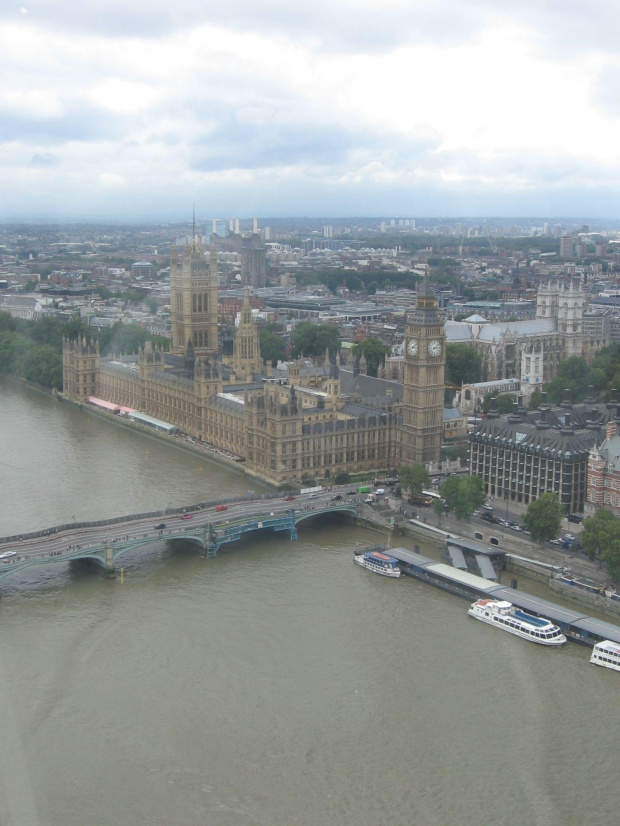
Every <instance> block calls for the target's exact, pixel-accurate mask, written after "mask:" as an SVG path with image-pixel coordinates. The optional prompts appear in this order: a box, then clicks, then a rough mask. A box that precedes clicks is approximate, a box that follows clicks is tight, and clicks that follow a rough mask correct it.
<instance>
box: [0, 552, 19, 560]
mask: <svg viewBox="0 0 620 826" xmlns="http://www.w3.org/2000/svg"><path fill="white" fill-rule="evenodd" d="M11 556H17V551H5V552H4V553H3V554H0V559H9V557H11Z"/></svg>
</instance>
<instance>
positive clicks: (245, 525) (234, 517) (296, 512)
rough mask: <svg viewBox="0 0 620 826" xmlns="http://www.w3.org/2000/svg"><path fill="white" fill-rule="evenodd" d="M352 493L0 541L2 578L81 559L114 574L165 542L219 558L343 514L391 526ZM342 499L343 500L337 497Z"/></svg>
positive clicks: (195, 508)
mask: <svg viewBox="0 0 620 826" xmlns="http://www.w3.org/2000/svg"><path fill="white" fill-rule="evenodd" d="M347 491H348V489H347V488H343V489H338V488H336V487H334V488H332V489H331V490H329V491H321V492H320V493H307V494H296V495H295V498H294V499H290V498H289V499H287V498H285V497H284V496H280V497H276V498H269V499H253V498H252V499H241V500H236V501H234V502H230V503H229V504H227V505H226V509H225V510H222V509H221V508H222V506H221V505H218V503H217V502H214V503H209V504H205V505H192V506H188V507H186V508H184V509H175V510H174V511H171V510H170V509H169V510H167V511H164V512H156V513H154V514H153V513H152V514H141V515H139V516H128V517H126V518H124V519H120V520H114V521H113V520H107V521H106V522H103V523H102V522H99V523H95V524H93V523H91V524H90V525H89V524H84V525H80V524H76V525H75V526H74V525H70V526H64V527H61V528H50V529H49V530H48V531H38V532H37V533H36V534H29V535H27V534H24V535H23V536H22V537H5V538H3V539H0V580H2V579H4V578H6V577H7V576H10V575H12V574H16V573H18V572H19V571H22V570H24V569H25V568H30V567H33V566H40V565H49V564H50V563H52V564H53V563H59V562H69V561H73V560H78V559H93V560H95V561H96V562H97V563H99V564H100V565H101V567H102V568H103V569H104V571H105V572H106V573H107V574H108V575H111V576H112V575H114V573H115V567H116V562H117V560H118V559H119V558H120V557H121V556H122V555H123V554H125V553H127V552H128V551H131V550H134V549H136V548H139V547H141V546H144V545H150V544H152V543H154V542H161V541H164V542H168V541H174V540H183V541H191V542H194V543H195V544H196V545H197V548H198V550H199V551H200V552H201V553H202V554H204V555H205V556H207V557H209V556H216V554H217V552H218V550H219V548H220V547H221V546H222V545H224V544H228V543H230V542H234V541H236V540H238V539H240V538H241V536H243V535H244V534H245V533H250V532H252V531H256V530H272V531H288V533H289V536H290V538H291V539H296V538H297V525H298V524H299V523H300V522H302V521H304V520H306V519H309V518H313V517H318V516H321V515H327V514H332V513H338V512H340V513H346V514H349V515H350V516H351V517H353V518H356V519H358V518H359V519H362V520H364V521H366V522H369V523H371V524H374V525H376V526H378V527H383V528H385V527H389V525H388V523H387V522H386V521H385V520H384V519H382V518H381V517H380V516H378V515H377V514H375V513H374V511H373V510H372V508H370V507H368V506H367V505H364V504H363V503H362V501H361V500H362V498H363V497H362V496H360V495H358V494H357V493H356V494H355V495H348V492H347ZM337 496H340V497H341V499H335V498H334V497H337ZM218 507H219V508H220V510H218V509H217V508H218ZM188 514H190V517H189V518H188ZM162 523H163V524H165V528H163V529H160V530H156V528H155V526H156V525H159V524H162ZM7 553H8V554H11V556H7V557H6V558H4V559H3V558H2V555H3V554H7ZM13 554H14V555H13Z"/></svg>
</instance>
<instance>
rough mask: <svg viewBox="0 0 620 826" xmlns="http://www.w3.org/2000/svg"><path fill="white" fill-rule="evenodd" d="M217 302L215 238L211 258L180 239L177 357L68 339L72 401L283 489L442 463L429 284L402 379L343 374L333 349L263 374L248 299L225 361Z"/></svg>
mask: <svg viewBox="0 0 620 826" xmlns="http://www.w3.org/2000/svg"><path fill="white" fill-rule="evenodd" d="M217 301H218V298H217V252H216V248H215V239H214V238H212V239H211V246H210V250H209V256H208V258H207V256H206V254H205V251H204V250H203V249H202V246H201V244H200V242H199V241H198V239H196V238H194V239H192V241H191V242H189V243H187V244H185V245H184V247H183V248H182V249H178V248H177V247H176V245H174V244H173V246H172V250H171V265H170V305H171V312H172V326H173V330H172V350H171V352H164V351H163V350H160V349H159V348H156V347H155V348H154V347H153V346H152V345H151V344H150V343H147V344H146V345H145V347H144V348H142V349H140V351H139V353H138V354H137V356H133V357H132V358H131V359H130V360H129V359H128V358H127V357H126V356H124V357H117V358H114V357H103V356H101V354H100V352H99V348H98V345H97V344H96V343H89V342H87V341H86V340H85V339H81V340H79V341H68V340H66V341H65V342H64V347H63V385H64V394H65V396H67V397H68V398H70V399H73V400H74V401H79V402H85V401H87V400H88V399H89V398H92V397H94V398H97V399H103V400H105V401H107V402H111V403H113V404H114V405H119V406H122V407H125V408H127V409H131V410H136V411H139V412H141V413H146V414H148V415H150V416H153V417H156V418H158V419H161V420H163V421H165V422H170V423H172V424H174V425H175V426H177V427H178V428H179V429H180V431H181V432H182V433H184V434H186V435H187V436H189V437H191V438H193V439H195V440H196V441H198V442H203V443H205V444H208V445H210V446H212V447H214V448H217V449H218V450H220V451H222V452H224V453H225V454H227V455H229V456H231V457H234V458H236V459H237V460H239V461H242V462H243V463H244V467H245V470H246V472H247V473H248V474H250V475H252V476H255V477H258V478H260V479H263V480H265V481H267V482H270V483H272V484H275V485H284V484H298V483H300V482H303V481H309V480H312V479H316V478H333V477H334V476H335V475H336V474H337V473H338V472H340V471H347V472H348V473H352V474H353V473H360V472H374V471H377V472H385V471H389V470H392V469H395V468H397V467H398V466H399V465H400V464H401V462H428V461H433V460H437V459H438V458H439V449H440V441H441V431H442V416H443V385H444V366H445V334H444V331H443V326H442V324H441V323H440V322H439V320H438V317H437V313H436V303H435V299H434V296H433V295H432V291H431V290H430V289H428V287H427V286H426V285H424V286H423V287H422V288H421V292H420V296H419V298H418V309H416V310H414V311H413V312H412V314H411V315H410V317H409V322H408V325H407V329H406V335H405V342H406V350H405V356H404V358H405V371H404V382H403V383H399V382H394V381H387V380H384V379H373V378H372V377H370V376H366V375H364V373H363V370H362V371H357V372H356V371H353V372H351V371H345V370H343V369H341V368H340V365H339V361H338V356H337V354H335V353H332V354H326V356H325V359H324V361H323V363H322V364H321V365H320V366H315V367H313V368H308V366H307V365H306V364H305V363H303V364H302V363H301V362H299V361H297V362H292V363H289V366H288V370H287V371H286V372H285V373H282V374H280V373H278V371H273V370H272V369H271V368H270V367H267V368H266V367H265V366H264V365H263V362H262V361H261V358H260V352H259V341H258V331H257V329H256V325H255V323H254V321H253V318H252V312H251V308H250V303H249V299H248V297H247V295H246V298H245V301H244V304H243V307H242V310H241V319H240V323H239V327H238V329H237V332H236V335H235V340H234V348H233V355H232V357H223V356H222V354H221V352H220V350H219V348H218V313H217V306H218V305H217Z"/></svg>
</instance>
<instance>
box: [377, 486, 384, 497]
mask: <svg viewBox="0 0 620 826" xmlns="http://www.w3.org/2000/svg"><path fill="white" fill-rule="evenodd" d="M384 493H385V488H377V490H376V491H375V494H376V495H377V496H383V494H384Z"/></svg>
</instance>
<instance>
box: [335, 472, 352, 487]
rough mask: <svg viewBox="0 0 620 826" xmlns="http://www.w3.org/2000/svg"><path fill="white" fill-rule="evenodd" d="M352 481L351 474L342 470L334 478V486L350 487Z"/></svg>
mask: <svg viewBox="0 0 620 826" xmlns="http://www.w3.org/2000/svg"><path fill="white" fill-rule="evenodd" d="M350 481H351V474H350V473H347V472H346V470H341V471H340V472H339V473H337V474H336V475H335V476H334V484H336V485H348V484H349V482H350Z"/></svg>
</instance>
